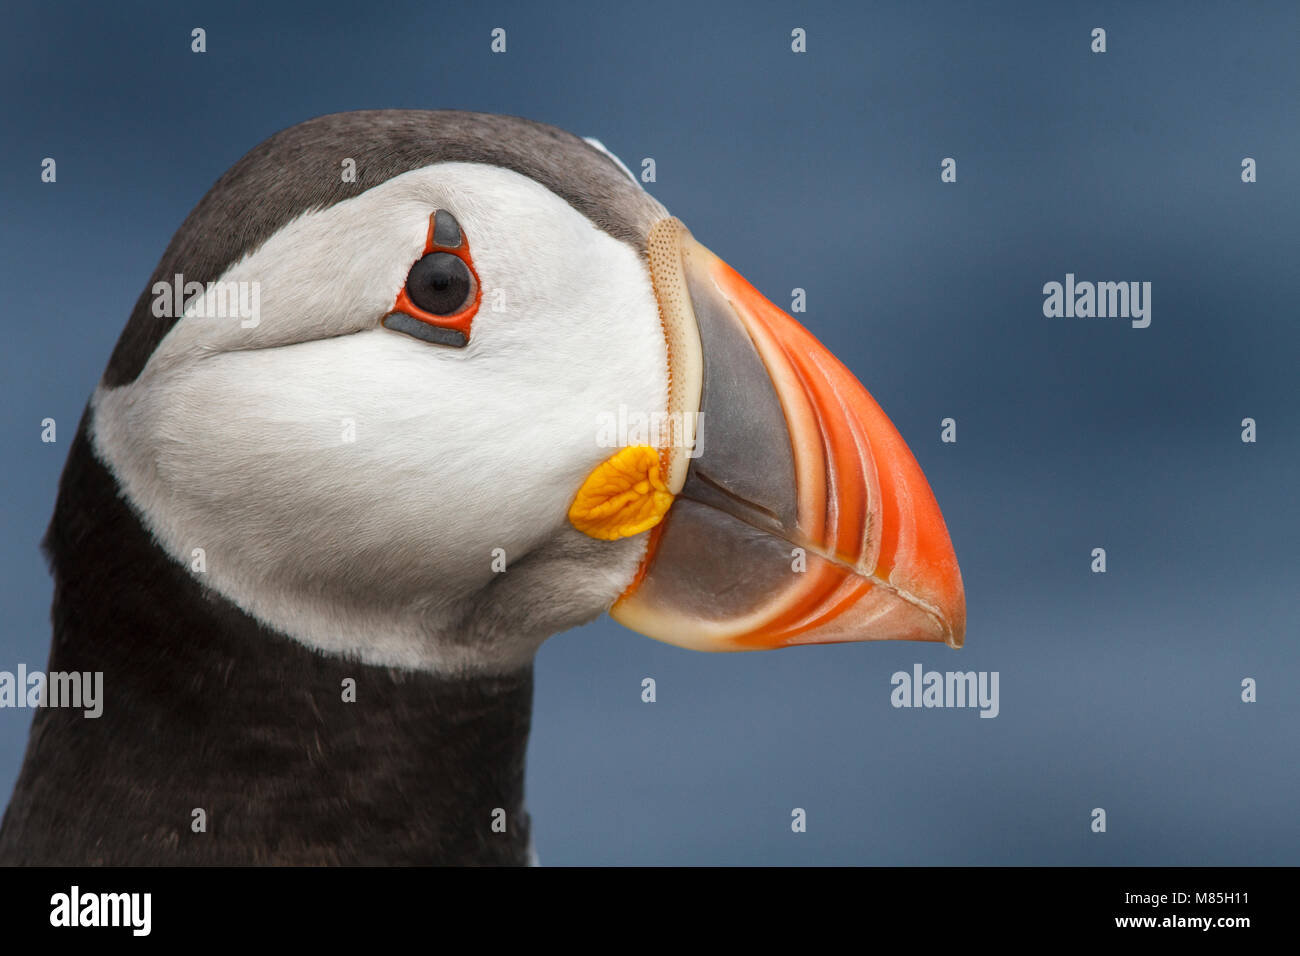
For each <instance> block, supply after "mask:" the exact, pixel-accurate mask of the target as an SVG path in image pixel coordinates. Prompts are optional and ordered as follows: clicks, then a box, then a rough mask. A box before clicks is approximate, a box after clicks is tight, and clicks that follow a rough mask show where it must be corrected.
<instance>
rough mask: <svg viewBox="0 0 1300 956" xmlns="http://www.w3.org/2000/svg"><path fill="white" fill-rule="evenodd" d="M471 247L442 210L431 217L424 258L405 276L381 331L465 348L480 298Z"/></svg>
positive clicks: (450, 218) (458, 225)
mask: <svg viewBox="0 0 1300 956" xmlns="http://www.w3.org/2000/svg"><path fill="white" fill-rule="evenodd" d="M482 296H483V293H482V288H481V287H480V285H479V281H478V275H477V274H476V273H475V271H474V260H473V259H472V258H471V256H470V252H469V243H468V242H466V241H465V235H464V233H463V232H462V231H461V228H460V223H458V222H457V221H456V218H455V217H454V216H452V214H451V213H449V212H448V211H447V210H445V209H439V210H437V211H436V212H434V214H433V215H432V216H430V217H429V234H428V238H427V239H426V240H425V244H424V254H423V255H422V256H421V257H420V258H419V259H418V260H416V262H415V264H414V265H412V266H411V270H410V272H409V273H407V276H406V284H405V285H404V286H403V287H402V289H401V291H399V292H398V293H397V301H396V302H395V303H394V304H393V310H392V311H391V312H389V313H388V315H386V316H384V320H383V324H384V328H386V329H391V330H393V331H394V332H402V333H404V334H406V335H410V336H413V337H415V338H417V339H421V340H423V341H425V342H432V343H434V344H437V345H450V346H453V347H454V348H463V347H464V346H466V345H468V344H469V334H470V327H471V325H472V324H473V320H474V316H475V314H477V312H478V305H479V301H480V300H481V299H482Z"/></svg>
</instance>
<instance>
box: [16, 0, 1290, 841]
mask: <svg viewBox="0 0 1300 956" xmlns="http://www.w3.org/2000/svg"><path fill="white" fill-rule="evenodd" d="M1049 6H1050V7H1052V9H1044V7H1049ZM1056 6H1058V5H1043V4H1035V3H1025V4H1015V5H1012V4H1006V5H998V4H988V5H986V4H967V3H928V4H916V3H909V4H902V3H900V4H898V5H892V4H872V5H866V4H852V5H850V4H843V5H841V8H837V7H834V6H830V5H812V6H810V5H809V4H806V3H799V4H794V3H789V4H771V3H743V4H739V3H737V4H731V5H721V4H703V3H698V2H695V3H687V4H674V3H665V2H656V3H652V4H604V3H599V4H591V5H590V6H588V7H586V8H581V7H574V6H570V5H567V4H564V3H558V2H549V3H545V4H528V5H523V4H521V5H519V6H507V5H493V4H490V3H489V4H476V3H471V4H464V3H461V4H450V3H427V2H426V3H411V4H377V3H376V4H367V3H351V2H347V3H344V2H317V3H312V4H309V5H307V4H304V5H302V6H300V7H293V8H289V7H286V8H283V9H276V10H271V9H267V8H266V7H265V6H263V5H256V4H250V5H248V6H245V7H240V6H237V5H232V4H228V3H222V4H193V5H187V4H182V3H177V4H167V5H161V4H160V5H158V6H157V7H156V8H155V7H149V6H144V5H137V4H132V3H119V4H114V5H109V6H106V7H105V6H101V5H97V4H96V5H91V4H67V5H64V6H62V7H61V8H59V9H54V8H51V7H50V6H48V5H46V4H39V3H30V2H24V3H17V4H14V3H11V4H8V5H7V7H6V17H5V20H6V22H5V25H4V29H3V32H0V129H2V130H3V134H2V136H3V143H4V148H3V149H2V150H0V197H2V202H3V231H2V232H0V282H2V283H3V286H2V290H3V303H4V314H3V317H2V318H0V321H2V322H3V330H4V347H3V349H0V370H2V375H3V380H2V382H0V388H2V392H0V400H2V407H3V418H2V427H3V433H2V444H0V447H3V449H4V463H3V468H2V469H0V489H2V493H0V508H2V509H3V515H4V538H3V547H2V548H0V608H2V611H3V615H2V620H0V669H9V670H12V669H13V668H14V667H16V665H17V664H18V663H19V662H20V661H22V662H26V663H28V664H29V666H32V667H43V666H44V661H45V658H46V652H47V644H48V626H49V625H48V607H49V600H50V592H51V586H50V581H49V578H48V575H47V573H46V570H45V566H44V563H43V560H42V558H41V557H40V555H39V553H38V550H37V544H38V541H39V539H40V536H41V534H42V533H43V529H44V526H45V523H46V521H47V520H48V517H49V514H50V511H51V508H52V505H53V500H54V492H55V483H56V480H57V478H58V475H59V471H60V469H61V468H62V465H63V460H64V456H65V454H66V449H67V441H68V440H69V439H70V438H71V437H72V434H73V432H74V430H75V424H76V421H77V418H78V416H79V415H80V413H81V410H82V407H83V405H84V403H85V401H86V398H87V397H88V395H89V393H90V392H91V390H92V389H93V387H94V384H95V382H96V381H97V379H98V377H99V375H100V373H101V372H102V370H103V367H104V364H105V362H106V361H107V358H108V354H109V352H110V351H111V349H112V346H113V343H114V341H115V340H116V338H117V336H118V333H119V332H120V330H121V327H122V325H123V324H124V322H125V319H126V316H127V314H128V312H129V310H130V308H131V306H132V304H133V303H134V301H135V298H136V296H137V295H138V294H139V293H140V291H141V289H142V288H143V286H144V283H145V282H146V280H147V279H148V277H149V274H150V272H151V270H152V268H153V266H154V264H155V263H156V262H157V260H158V257H159V256H160V254H161V253H162V250H163V248H164V246H165V245H166V243H167V241H168V239H169V238H170V236H171V234H172V232H173V231H174V230H175V228H176V227H177V226H178V225H179V224H180V222H181V220H182V219H183V217H184V216H185V214H186V213H187V212H188V210H189V209H190V208H191V206H193V204H194V203H195V202H197V201H198V199H199V198H200V197H201V196H202V195H203V193H204V192H205V191H206V190H207V188H208V187H209V186H210V185H211V183H212V182H213V181H214V180H215V179H216V178H217V176H219V175H220V174H221V173H222V172H223V171H224V170H225V169H226V168H227V167H228V166H229V165H230V164H231V163H233V162H234V161H235V160H236V159H238V158H239V157H240V156H241V155H242V154H243V153H244V152H245V151H247V150H248V149H250V148H251V147H252V146H253V145H255V144H256V143H257V142H259V141H260V140H261V139H263V138H264V137H266V136H268V135H270V134H271V133H273V132H275V131H277V130H279V129H281V128H283V127H286V126H289V125H292V124H294V123H296V122H299V121H301V120H303V119H306V118H308V117H311V116H315V115H318V114H321V113H330V112H336V111H340V110H348V109H358V108H374V107H418V108H440V107H455V108H463V109H475V110H486V111H491V112H504V113H513V114H517V115H521V116H527V117H531V118H534V119H538V120H543V121H546V122H550V123H554V124H556V125H558V126H562V127H565V128H567V129H569V130H572V131H573V132H576V133H579V134H581V135H595V136H598V137H600V138H601V139H602V140H603V141H604V142H605V143H606V145H607V146H608V147H609V148H610V149H611V150H612V151H614V152H615V153H617V154H618V155H620V156H621V157H622V158H623V159H624V160H625V161H626V162H627V163H628V164H629V165H630V166H632V167H633V168H634V169H639V168H640V160H641V158H642V157H645V156H652V157H654V158H655V160H656V162H657V167H658V182H657V183H655V184H653V185H652V186H651V187H650V189H651V191H652V192H653V193H654V194H655V195H656V196H658V197H659V198H660V199H661V200H662V201H663V202H664V203H665V204H666V205H667V206H668V208H669V209H670V210H672V211H673V212H674V213H675V214H676V215H678V216H680V217H681V218H682V219H683V220H684V221H685V222H686V223H687V225H688V226H689V227H690V228H691V229H692V231H693V232H694V233H695V235H696V236H697V237H698V238H700V239H701V240H702V241H703V242H704V243H706V244H707V245H709V246H710V247H711V248H712V249H714V251H716V252H717V253H719V254H720V255H722V256H723V257H724V258H726V259H727V260H728V261H729V262H730V263H731V264H732V265H734V266H736V267H737V268H738V269H740V271H741V272H742V273H744V274H745V275H746V276H747V277H749V278H750V279H751V281H753V282H754V283H755V284H756V285H757V286H758V288H759V289H760V290H762V291H763V292H764V293H766V294H767V295H768V296H770V297H771V298H772V299H773V300H774V301H776V302H777V303H778V304H782V305H784V306H786V307H788V306H789V303H790V290H791V289H792V288H794V287H796V286H798V287H802V288H805V289H806V290H807V293H808V312H807V314H806V315H804V316H801V319H802V320H803V321H804V322H805V324H807V325H808V326H809V327H810V328H811V329H812V330H813V331H814V332H815V333H816V334H817V335H818V336H819V337H821V338H822V340H823V341H824V342H826V344H827V345H828V346H829V347H830V348H831V349H832V350H833V351H834V352H835V353H836V354H838V355H839V356H840V357H841V358H842V359H843V360H844V361H845V362H846V363H847V364H848V365H849V367H850V368H852V369H853V370H854V371H855V373H856V374H857V375H858V376H859V378H860V379H861V380H862V381H863V382H864V383H865V384H866V385H867V387H868V388H869V389H870V390H871V391H872V393H873V394H874V395H875V396H876V398H877V399H878V400H879V401H880V402H881V404H882V405H883V406H884V407H885V409H886V410H887V411H888V412H889V414H890V416H891V417H892V418H893V419H894V421H895V423H896V424H897V425H898V427H899V429H900V431H901V432H902V433H903V435H904V436H905V437H906V438H907V440H908V442H909V444H910V445H911V447H912V449H913V451H914V452H915V454H916V456H917V458H918V459H919V460H920V462H921V464H922V466H923V468H924V469H925V472H926V474H927V475H928V477H929V479H930V482H931V484H932V486H933V488H934V490H935V493H936V495H937V496H938V498H939V501H940V503H941V505H942V506H943V510H944V513H945V515H946V518H947V521H948V526H949V528H950V530H951V532H952V537H953V540H954V543H955V545H956V549H957V554H958V556H959V558H960V561H961V566H962V571H963V575H964V578H965V583H966V592H967V598H968V601H969V615H970V626H969V632H968V636H967V645H966V647H965V649H963V650H962V651H960V652H958V651H952V650H950V649H948V648H944V647H936V646H930V645H914V644H895V643H891V644H872V645H845V646H834V647H812V648H800V649H794V650H786V651H780V652H775V653H769V654H744V655H717V656H715V655H703V654H696V653H692V652H688V651H683V650H679V649H676V648H673V647H668V646H665V645H661V644H657V643H655V642H653V641H650V640H646V639H644V638H642V637H639V636H637V635H634V634H632V633H631V632H628V631H625V630H623V629H622V628H620V627H618V626H617V625H615V624H613V623H612V622H610V621H608V620H602V621H600V622H598V623H596V624H593V625H591V626H589V627H586V628H584V629H582V630H580V631H578V632H574V633H569V634H565V635H562V636H559V637H556V638H554V639H553V640H552V641H550V642H549V643H548V645H547V646H546V647H544V648H543V650H542V652H541V655H540V657H539V660H538V666H537V674H538V681H537V708H536V722H535V730H534V734H533V738H532V745H531V750H530V754H529V760H530V765H529V777H528V793H529V802H530V806H531V810H532V813H533V817H534V822H535V828H536V839H537V845H538V849H539V851H540V854H541V857H542V860H543V862H545V863H550V864H571V863H669V862H686V863H841V864H853V863H881V864H912V863H924V864H968V863H986V864H1058V863H1087V864H1198V863H1214V864H1220V863H1221V864H1228V863H1233V864H1249V863H1269V864H1295V863H1297V862H1300V824H1297V822H1296V817H1295V811H1296V806H1297V795H1298V792H1300V769H1298V768H1297V749H1298V748H1297V733H1298V731H1297V727H1300V702H1298V701H1300V696H1298V695H1297V680H1298V679H1300V653H1298V651H1297V638H1298V637H1300V630H1298V628H1297V624H1296V591H1297V588H1296V572H1297V565H1298V563H1300V562H1297V559H1296V551H1297V537H1298V535H1297V529H1298V527H1300V525H1298V522H1297V517H1298V513H1297V505H1296V493H1295V491H1296V484H1297V474H1298V471H1300V469H1298V467H1297V466H1300V445H1298V443H1297V412H1298V411H1300V401H1298V400H1297V387H1296V362H1297V356H1298V355H1300V325H1298V321H1297V320H1298V319H1300V315H1298V314H1297V302H1300V268H1297V261H1296V260H1297V254H1298V253H1300V241H1298V240H1300V225H1298V224H1300V201H1298V196H1300V186H1298V185H1297V184H1298V183H1300V122H1298V119H1300V58H1297V56H1296V37H1297V35H1300V7H1298V6H1297V5H1296V4H1293V3H1283V2H1279V3H1276V4H1271V5H1270V4H1221V5H1217V8H1216V6H1212V5H1203V4H1191V3H1168V4H1141V5H1134V4H1129V3H1113V4H1108V3H1094V4H1078V5H1071V6H1072V9H1068V10H1058V9H1055V7H1056ZM1061 6H1063V5H1061ZM195 26H202V27H204V28H205V29H206V30H207V35H208V52H207V53H206V54H204V55H201V56H200V55H195V54H192V53H191V52H190V51H189V46H190V40H189V33H190V30H191V28H193V27H195ZM497 26H501V27H505V28H506V29H507V31H508V52H507V53H506V54H505V55H493V54H491V53H490V52H489V33H490V31H491V29H492V28H494V27H497ZM1096 26H1101V27H1104V28H1105V29H1106V30H1107V33H1108V47H1109V51H1108V52H1107V53H1105V54H1104V55H1094V54H1092V53H1091V52H1090V51H1089V43H1090V37H1089V34H1090V30H1091V29H1092V28H1093V27H1096ZM794 27H803V28H805V29H806V30H807V34H808V52H807V53H806V54H804V55H795V54H793V53H792V52H791V51H790V31H791V29H792V28H794ZM45 156H52V157H55V158H56V159H57V161H58V182H57V184H55V185H46V184H42V183H41V181H40V161H41V159H42V158H43V157H45ZM948 156H951V157H954V158H956V159H957V162H958V182H957V183H956V184H951V185H950V184H943V183H941V182H940V180H939V163H940V160H941V159H943V158H944V157H948ZM1244 156H1251V157H1254V158H1255V159H1256V160H1257V161H1258V164H1259V182H1258V183H1256V184H1254V185H1244V184H1243V183H1242V182H1241V180H1240V163H1241V159H1242V157H1244ZM1066 272H1074V273H1076V274H1077V275H1078V277H1079V278H1080V279H1091V280H1142V281H1150V282H1152V283H1153V285H1154V289H1153V303H1152V304H1153V312H1152V317H1153V318H1152V323H1151V327H1150V328H1148V329H1145V330H1137V329H1132V328H1130V327H1129V325H1128V323H1127V322H1125V321H1121V320H1086V319H1047V318H1044V316H1043V314H1042V299H1043V297H1042V292H1041V288H1042V286H1043V284H1044V283H1045V282H1048V281H1053V280H1055V281H1062V280H1063V279H1064V276H1065V273H1066ZM47 416H49V417H53V418H55V419H57V420H58V423H59V429H60V432H59V434H60V441H59V443H58V444H55V445H45V444H42V443H41V441H40V439H39V432H40V425H39V423H40V421H41V419H42V418H45V417H47ZM948 416H951V417H953V418H955V419H956V420H957V423H958V442H957V444H955V445H945V444H941V443H940V441H939V422H940V420H941V419H942V418H944V417H948ZM1247 416H1249V417H1252V418H1255V419H1256V420H1257V422H1258V423H1259V424H1258V427H1259V441H1258V443H1257V444H1253V445H1249V444H1243V443H1242V442H1241V440H1240V430H1241V428H1240V422H1241V420H1242V418H1244V417H1247ZM1094 547H1104V548H1106V549H1107V553H1108V563H1109V571H1108V573H1106V574H1104V575H1100V574H1093V573H1090V570H1089V564H1090V560H1091V559H1090V551H1091V550H1092V548H1094ZM914 662H922V663H923V664H925V666H926V667H927V668H930V667H933V668H938V669H940V670H949V669H961V670H967V669H974V670H996V671H999V672H1000V674H1001V715H1000V716H999V717H998V718H997V719H995V720H986V719H983V720H982V719H979V718H978V717H977V714H976V712H975V711H973V710H895V709H893V708H891V706H890V703H889V693H890V685H889V676H890V674H891V673H892V672H894V671H895V670H898V669H904V670H910V669H911V666H912V664H913V663H914ZM645 676H652V677H654V678H656V680H657V681H658V702H657V703H655V704H653V705H649V704H644V703H642V702H641V700H640V681H641V679H642V678H643V677H645ZM1243 677H1254V678H1256V679H1257V680H1258V683H1259V702H1258V703H1255V704H1245V703H1242V702H1241V700H1240V683H1241V680H1242V678H1243ZM29 720H30V712H29V711H12V710H11V711H0V794H3V795H0V801H4V800H7V797H8V793H9V791H10V788H11V786H12V782H13V779H14V776H15V775H16V773H17V769H18V766H19V764H20V762H21V758H22V752H23V746H24V743H25V740H26V735H27V727H28V723H29ZM793 807H803V808H805V809H806V810H807V812H808V832H807V833H804V834H795V833H792V832H791V828H790V811H791V808H793ZM1094 807H1104V808H1105V809H1106V810H1107V812H1108V815H1109V832H1107V833H1106V834H1104V835H1096V834H1093V833H1091V832H1090V830H1089V823H1090V811H1091V810H1092V808H1094Z"/></svg>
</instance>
